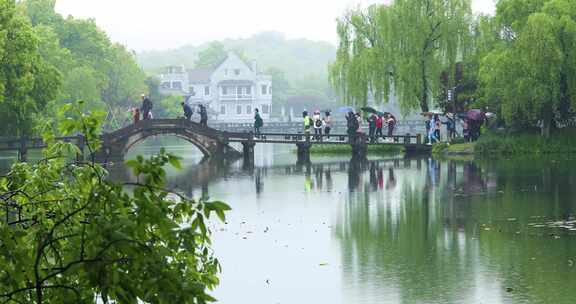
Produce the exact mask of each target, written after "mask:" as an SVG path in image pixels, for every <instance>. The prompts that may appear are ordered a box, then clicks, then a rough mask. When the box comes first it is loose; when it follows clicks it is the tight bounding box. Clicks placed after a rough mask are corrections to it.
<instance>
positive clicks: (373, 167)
mask: <svg viewBox="0 0 576 304" xmlns="http://www.w3.org/2000/svg"><path fill="white" fill-rule="evenodd" d="M370 189H371V190H372V191H376V190H378V177H377V176H376V164H375V163H370Z"/></svg>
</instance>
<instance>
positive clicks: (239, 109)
mask: <svg viewBox="0 0 576 304" xmlns="http://www.w3.org/2000/svg"><path fill="white" fill-rule="evenodd" d="M236 114H238V115H241V114H242V106H240V105H238V106H236Z"/></svg>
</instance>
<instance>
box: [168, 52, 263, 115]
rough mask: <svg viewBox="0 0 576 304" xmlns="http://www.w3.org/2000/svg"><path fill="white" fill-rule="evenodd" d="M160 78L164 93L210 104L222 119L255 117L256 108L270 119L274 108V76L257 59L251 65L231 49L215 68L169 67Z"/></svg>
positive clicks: (193, 102) (192, 101) (191, 101)
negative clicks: (263, 70)
mask: <svg viewBox="0 0 576 304" xmlns="http://www.w3.org/2000/svg"><path fill="white" fill-rule="evenodd" d="M160 81H161V86H160V92H161V93H162V94H165V95H181V96H186V97H187V100H188V103H190V104H191V105H193V104H204V105H207V106H208V107H209V109H211V110H212V111H211V112H212V113H215V114H216V117H217V118H216V119H217V120H219V121H225V122H247V121H250V122H251V121H254V109H259V110H260V115H261V116H262V118H263V119H264V120H267V119H269V118H270V113H271V112H272V78H271V77H270V76H269V75H265V74H263V73H262V72H260V70H259V69H258V66H257V64H256V63H255V62H253V63H252V64H250V65H248V64H247V63H245V62H244V61H243V60H242V59H240V58H239V57H238V56H237V55H236V54H234V53H232V52H230V53H229V54H228V57H227V58H226V59H225V60H224V61H223V62H222V63H221V64H220V65H218V66H217V67H216V68H214V69H193V70H186V69H185V68H184V67H182V66H180V67H168V68H167V69H166V73H165V74H162V75H160Z"/></svg>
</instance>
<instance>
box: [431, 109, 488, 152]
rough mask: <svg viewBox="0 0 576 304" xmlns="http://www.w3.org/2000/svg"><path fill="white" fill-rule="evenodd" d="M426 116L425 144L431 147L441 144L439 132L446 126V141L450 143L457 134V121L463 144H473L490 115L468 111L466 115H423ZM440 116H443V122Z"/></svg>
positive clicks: (480, 111)
mask: <svg viewBox="0 0 576 304" xmlns="http://www.w3.org/2000/svg"><path fill="white" fill-rule="evenodd" d="M423 114H424V115H425V116H426V144H428V145H432V144H435V143H439V142H441V138H442V137H441V134H440V131H441V129H442V125H446V134H447V138H446V139H447V141H451V140H453V139H455V138H457V137H459V134H458V132H457V130H456V129H457V128H456V125H457V122H458V120H460V121H461V123H462V138H463V139H464V141H465V142H474V141H476V140H478V138H480V135H481V129H482V125H483V124H484V123H485V122H486V121H487V118H488V116H490V113H486V112H485V111H482V110H469V111H467V112H466V113H461V114H458V115H455V114H454V113H445V114H441V113H423ZM440 116H444V117H445V120H444V121H443V120H442V119H441V118H440Z"/></svg>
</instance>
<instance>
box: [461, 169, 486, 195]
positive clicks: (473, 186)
mask: <svg viewBox="0 0 576 304" xmlns="http://www.w3.org/2000/svg"><path fill="white" fill-rule="evenodd" d="M484 190H485V183H484V180H483V179H482V171H481V170H480V168H478V166H476V164H475V163H474V162H468V163H466V164H465V165H464V192H465V193H467V194H473V193H481V192H484Z"/></svg>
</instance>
